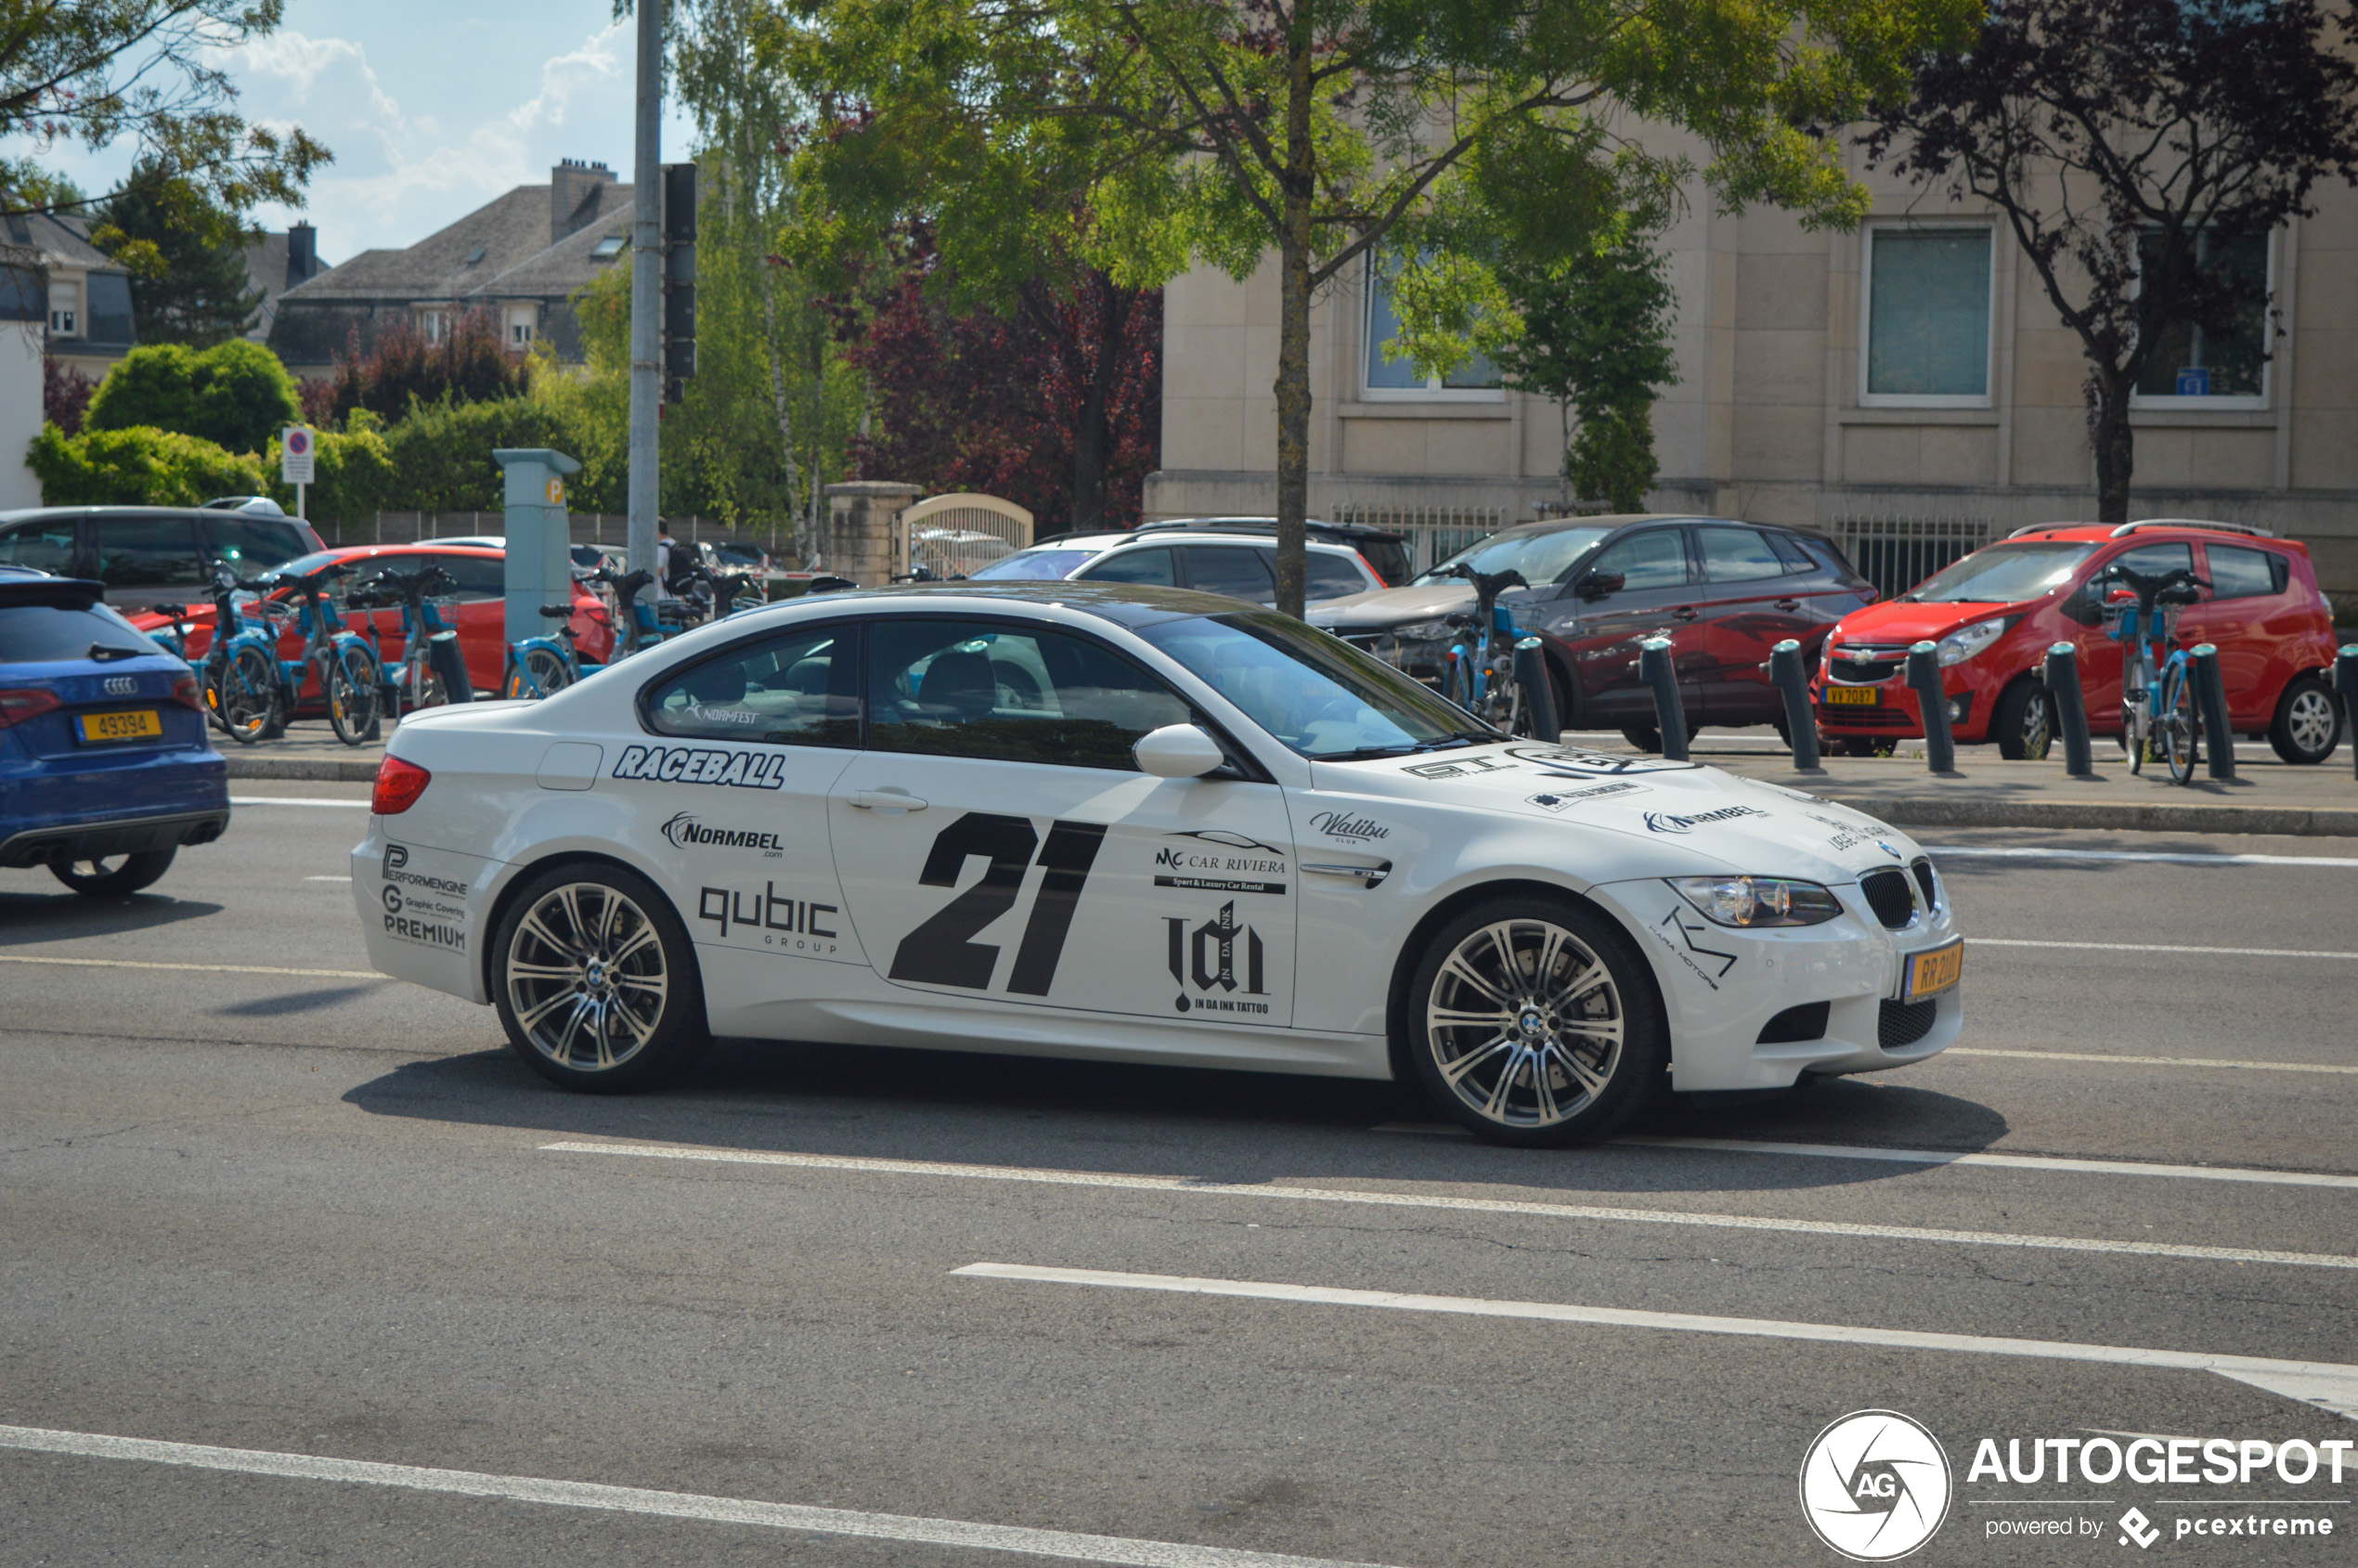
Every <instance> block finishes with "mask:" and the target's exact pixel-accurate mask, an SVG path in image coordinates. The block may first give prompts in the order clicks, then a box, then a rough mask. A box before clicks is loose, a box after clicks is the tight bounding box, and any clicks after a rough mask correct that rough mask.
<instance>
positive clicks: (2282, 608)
mask: <svg viewBox="0 0 2358 1568" xmlns="http://www.w3.org/2000/svg"><path fill="white" fill-rule="evenodd" d="M2114 564H2119V565H2123V566H2126V567H2128V568H2129V569H2130V570H2131V571H2133V572H2139V573H2144V574H2147V575H2150V576H2159V575H2161V574H2162V573H2165V572H2168V571H2170V570H2171V569H2173V568H2176V567H2184V568H2186V569H2188V570H2190V571H2192V572H2193V573H2194V574H2195V576H2196V577H2200V578H2202V579H2204V580H2205V581H2207V582H2209V584H2210V585H2211V586H2210V588H2209V590H2206V591H2205V592H2204V593H2203V596H2202V601H2201V603H2196V604H2192V605H2189V606H2187V608H2186V609H2185V610H2184V611H2183V613H2182V614H2181V615H2180V616H2179V618H2178V640H2179V641H2180V642H2181V643H2182V644H2183V645H2184V646H2187V647H2193V646H2196V644H2198V643H2203V642H2210V643H2215V644H2217V646H2218V649H2219V672H2220V675H2221V677H2222V680H2224V681H2225V684H2226V688H2227V706H2228V710H2229V717H2230V720H2231V722H2232V723H2233V724H2234V726H2235V731H2236V732H2237V733H2239V734H2248V735H2263V734H2264V735H2266V736H2267V737H2268V739H2269V742H2270V743H2271V744H2272V745H2274V747H2275V748H2276V755H2277V756H2279V757H2281V758H2284V759H2285V760H2286V761H2287V762H2299V763H2316V762H2323V761H2324V760H2325V759H2326V758H2328V757H2330V756H2332V755H2333V750H2334V747H2335V745H2337V744H2338V742H2339V730H2340V720H2339V709H2338V706H2337V705H2336V703H2335V701H2334V693H2333V690H2332V688H2331V686H2330V685H2329V684H2328V683H2327V672H2328V670H2329V669H2330V668H2331V667H2332V664H2333V654H2334V638H2333V612H2332V610H2331V608H2330V607H2329V606H2328V605H2327V604H2326V596H2325V595H2324V594H2323V593H2321V592H2319V591H2318V589H2317V574H2316V572H2315V570H2314V569H2313V567H2312V566H2311V564H2310V561H2309V548H2308V547H2307V546H2306V545H2303V544H2301V543H2300V542H2298V541H2297V540H2293V539H2280V538H2274V537H2273V536H2271V535H2269V534H2267V533H2266V532H2264V531H2262V530H2261V529H2257V528H2246V527H2242V526H2239V525H2234V524H2226V523H2201V522H2190V521H2184V520H2181V519H2174V518H2166V519H2156V520H2153V521H2149V522H2142V523H2124V524H2121V525H2118V526H2111V525H2105V524H2093V523H2053V524H2047V525H2041V526H2039V527H2035V528H2022V529H2017V530H2016V531H2015V533H2013V534H2012V535H2009V536H2008V537H2007V538H2005V539H2003V540H2002V541H2001V542H1999V543H1997V544H1993V545H1989V546H1987V547H1985V548H1983V549H1981V550H1977V551H1974V552H1973V553H1972V554H1971V555H1968V556H1966V557H1964V558H1963V560H1961V561H1957V562H1954V563H1952V564H1950V565H1948V566H1946V567H1943V568H1942V569H1941V570H1940V571H1938V572H1936V573H1934V574H1933V575H1932V576H1931V577H1927V578H1925V579H1924V581H1923V582H1921V583H1919V584H1917V585H1916V587H1915V588H1914V589H1913V590H1911V591H1909V592H1907V593H1903V594H1901V595H1900V596H1899V597H1898V598H1897V599H1892V600H1886V601H1885V602H1884V603H1880V604H1871V605H1869V606H1867V607H1866V608H1865V609H1862V610H1854V611H1852V612H1850V613H1849V614H1848V615H1846V616H1843V618H1842V620H1841V621H1840V623H1839V624H1837V625H1836V626H1835V627H1834V629H1833V636H1831V637H1829V638H1828V639H1827V640H1826V652H1825V657H1824V660H1823V662H1822V663H1821V665H1820V669H1819V672H1818V680H1817V683H1816V687H1815V695H1816V698H1817V714H1818V729H1819V732H1820V735H1822V736H1823V737H1824V738H1825V740H1826V741H1827V742H1828V743H1829V745H1830V747H1838V748H1839V749H1841V750H1844V751H1847V752H1850V753H1851V754H1853V755H1859V754H1863V753H1867V752H1871V751H1873V750H1877V749H1881V748H1882V747H1883V746H1885V745H1887V744H1888V743H1889V742H1891V741H1894V740H1898V739H1900V738H1902V737H1906V736H1914V735H1921V734H1923V733H1924V720H1923V715H1922V710H1921V709H1920V708H1919V707H1918V706H1917V699H1916V693H1915V692H1914V691H1913V690H1912V689H1911V688H1910V687H1909V685H1908V684H1907V681H1906V666H1907V657H1908V649H1909V647H1910V645H1911V644H1912V643H1915V642H1917V641H1931V642H1934V643H1936V644H1937V646H1938V648H1939V654H1938V657H1939V661H1940V665H1941V687H1942V690H1943V691H1944V692H1946V693H1947V694H1948V698H1949V723H1950V730H1951V731H1952V732H1954V734H1955V735H1956V738H1957V739H1958V740H1959V741H1960V742H1979V741H1995V742H1997V743H1998V751H1999V755H2000V756H2002V757H2008V758H2025V757H2028V758H2041V757H2044V756H2045V755H2046V754H2047V749H2048V746H2049V745H2050V743H2051V741H2052V739H2053V737H2054V709H2053V707H2052V706H2051V704H2050V699H2049V697H2048V694H2047V689H2046V687H2044V686H2043V685H2041V684H2040V682H2039V681H2038V680H2036V679H2035V678H2034V677H2033V674H2032V671H2033V670H2034V669H2036V668H2037V667H2038V666H2039V665H2040V663H2041V661H2042V660H2043V659H2044V658H2045V657H2046V654H2047V650H2048V648H2049V647H2050V646H2051V645H2052V644H2054V643H2056V642H2069V643H2071V644H2072V645H2073V647H2075V648H2076V649H2077V650H2078V651H2079V681H2080V688H2081V691H2082V693H2084V695H2085V698H2086V702H2087V708H2088V727H2089V729H2090V730H2092V731H2093V732H2096V733H2097V734H2109V735H2118V734H2119V733H2120V732H2121V717H2120V667H2121V658H2120V654H2121V649H2120V644H2119V643H2118V641H2115V640H2114V639H2113V637H2112V636H2111V635H2110V631H2111V628H2110V627H2109V626H2108V625H2107V623H2106V621H2105V607H2104V604H2103V603H2101V602H2100V600H2099V597H2098V593H2099V590H2093V589H2092V588H2091V586H2090V585H2091V584H2092V582H2093V581H2094V579H2095V578H2096V577H2097V576H2098V575H2099V574H2101V573H2102V572H2104V570H2105V568H2106V567H2108V566H2112V565H2114Z"/></svg>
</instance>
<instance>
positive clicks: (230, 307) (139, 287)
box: [90, 162, 266, 348]
mask: <svg viewBox="0 0 2358 1568" xmlns="http://www.w3.org/2000/svg"><path fill="white" fill-rule="evenodd" d="M97 215H98V223H97V226H96V227H93V228H92V229H91V231H90V239H91V242H92V243H93V244H95V245H97V247H98V248H99V249H100V250H102V251H104V252H106V253H108V254H109V255H110V256H112V257H113V258H114V259H115V260H117V261H119V262H121V263H123V266H127V267H129V268H130V269H131V274H132V278H131V312H132V325H133V328H134V330H135V331H136V333H137V335H138V340H139V341H140V342H141V343H190V344H193V345H194V346H196V347H198V348H206V347H210V346H211V345H213V344H214V343H221V342H223V341H224V340H226V339H229V338H235V337H242V336H244V335H245V333H246V330H248V329H249V328H251V327H252V326H253V320H254V315H255V313H256V312H257V311H259V310H260V309H261V308H262V302H263V300H264V298H265V297H266V296H265V295H264V294H263V292H261V291H260V290H258V289H255V288H253V287H251V286H250V285H251V283H252V279H249V278H248V277H247V276H246V258H245V245H246V240H247V239H248V237H249V232H248V230H247V229H246V227H244V226H243V225H242V224H240V222H239V221H238V219H237V216H236V214H232V213H230V212H229V211H228V210H227V208H224V207H223V206H222V205H221V204H220V203H219V202H217V201H213V200H212V199H211V198H210V197H209V196H207V194H206V193H205V192H204V191H203V190H201V189H200V188H197V187H196V186H194V185H192V184H190V183H189V182H188V181H187V180H185V179H175V178H173V177H171V176H169V175H164V174H163V173H162V171H161V170H160V169H159V168H158V167H157V166H156V165H155V164H154V163H152V162H148V163H142V164H140V165H139V166H138V167H136V168H135V169H133V170H132V171H131V177H130V178H129V179H128V180H127V181H125V182H124V184H123V188H122V189H120V190H118V191H116V192H115V193H114V194H113V195H112V196H110V197H108V198H107V200H106V201H104V202H103V203H101V204H100V206H99V208H98V213H97Z"/></svg>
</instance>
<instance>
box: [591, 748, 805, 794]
mask: <svg viewBox="0 0 2358 1568" xmlns="http://www.w3.org/2000/svg"><path fill="white" fill-rule="evenodd" d="M607 776H608V777H609V778H616V779H654V780H661V781H662V782H663V783H665V784H730V785H733V786H735V787H736V788H739V789H778V788H781V787H783V786H784V784H785V782H786V755H785V753H784V752H782V751H730V750H727V749H725V748H719V747H713V746H701V745H627V746H624V747H623V748H622V755H621V756H620V757H617V758H615V763H614V771H613V772H612V773H610V774H608V775H607Z"/></svg>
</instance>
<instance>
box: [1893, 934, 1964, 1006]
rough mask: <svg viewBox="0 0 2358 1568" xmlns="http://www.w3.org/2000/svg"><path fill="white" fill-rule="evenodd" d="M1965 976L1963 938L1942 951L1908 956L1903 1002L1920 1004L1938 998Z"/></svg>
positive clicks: (1902, 994) (1934, 950)
mask: <svg viewBox="0 0 2358 1568" xmlns="http://www.w3.org/2000/svg"><path fill="white" fill-rule="evenodd" d="M1964 972H1965V941H1964V939H1963V937H1960V938H1958V939H1957V940H1955V941H1953V942H1950V943H1949V944H1948V945H1947V946H1945V947H1937V948H1934V949H1933V950H1932V951H1931V952H1915V953H1911V954H1909V955H1908V983H1907V985H1906V986H1905V987H1903V988H1902V989H1901V991H1900V1000H1901V1001H1903V1002H1921V1001H1923V1000H1924V998H1925V997H1927V996H1937V995H1939V994H1940V993H1941V992H1942V991H1947V990H1948V989H1949V988H1950V986H1952V985H1955V984H1956V983H1957V981H1958V979H1959V978H1961V977H1962V976H1963V974H1964Z"/></svg>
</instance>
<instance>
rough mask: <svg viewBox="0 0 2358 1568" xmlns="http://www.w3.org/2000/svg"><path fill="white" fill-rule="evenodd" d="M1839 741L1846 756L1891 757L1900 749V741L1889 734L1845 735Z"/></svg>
mask: <svg viewBox="0 0 2358 1568" xmlns="http://www.w3.org/2000/svg"><path fill="white" fill-rule="evenodd" d="M1839 741H1840V744H1841V746H1842V755H1843V756H1845V757H1889V756H1890V755H1891V754H1892V753H1893V752H1895V751H1898V749H1899V742H1898V740H1896V739H1895V738H1893V737H1892V736H1889V735H1843V736H1841V737H1839Z"/></svg>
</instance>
